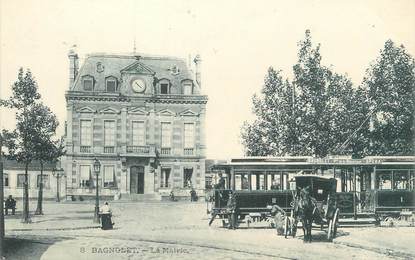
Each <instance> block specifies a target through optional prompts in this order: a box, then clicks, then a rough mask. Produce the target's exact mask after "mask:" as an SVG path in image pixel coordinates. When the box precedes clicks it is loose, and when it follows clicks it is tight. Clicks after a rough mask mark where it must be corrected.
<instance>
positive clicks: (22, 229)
mask: <svg viewBox="0 0 415 260" xmlns="http://www.w3.org/2000/svg"><path fill="white" fill-rule="evenodd" d="M94 228H101V226H86V227H74V228H37V229H30V228H21V229H8V230H7V231H61V230H80V229H94Z"/></svg>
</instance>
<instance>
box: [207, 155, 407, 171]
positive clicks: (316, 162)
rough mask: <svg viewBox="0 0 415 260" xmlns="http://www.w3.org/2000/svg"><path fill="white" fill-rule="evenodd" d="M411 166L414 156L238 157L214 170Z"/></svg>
mask: <svg viewBox="0 0 415 260" xmlns="http://www.w3.org/2000/svg"><path fill="white" fill-rule="evenodd" d="M359 165H360V166H365V165H366V166H375V165H380V166H382V165H383V166H393V165H396V166H399V165H401V166H406V167H407V166H409V167H410V166H412V167H414V168H415V156H367V157H364V158H362V159H352V158H351V157H350V156H329V157H326V158H314V157H311V156H289V157H264V156H252V157H239V158H232V159H230V160H229V161H228V162H226V163H219V164H215V165H214V168H227V167H237V166H249V167H255V166H258V167H267V166H271V167H272V166H278V167H284V166H287V167H290V168H297V167H298V168H304V167H312V166H359Z"/></svg>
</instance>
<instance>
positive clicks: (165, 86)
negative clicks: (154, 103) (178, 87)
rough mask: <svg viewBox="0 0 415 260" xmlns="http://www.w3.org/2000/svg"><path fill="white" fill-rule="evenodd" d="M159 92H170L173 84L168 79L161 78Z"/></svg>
mask: <svg viewBox="0 0 415 260" xmlns="http://www.w3.org/2000/svg"><path fill="white" fill-rule="evenodd" d="M158 87H159V93H160V94H170V93H171V85H170V81H169V80H168V79H165V78H164V79H161V80H160V81H159V82H158Z"/></svg>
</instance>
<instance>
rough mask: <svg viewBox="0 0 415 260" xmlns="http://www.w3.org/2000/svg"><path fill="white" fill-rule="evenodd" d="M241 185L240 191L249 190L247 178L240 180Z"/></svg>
mask: <svg viewBox="0 0 415 260" xmlns="http://www.w3.org/2000/svg"><path fill="white" fill-rule="evenodd" d="M241 185H242V189H243V190H249V181H248V176H245V175H244V176H243V178H242V180H241Z"/></svg>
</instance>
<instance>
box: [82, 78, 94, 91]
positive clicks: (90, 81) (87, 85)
mask: <svg viewBox="0 0 415 260" xmlns="http://www.w3.org/2000/svg"><path fill="white" fill-rule="evenodd" d="M82 85H83V89H84V90H85V91H93V90H94V77H92V76H90V75H85V76H83V77H82Z"/></svg>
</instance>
